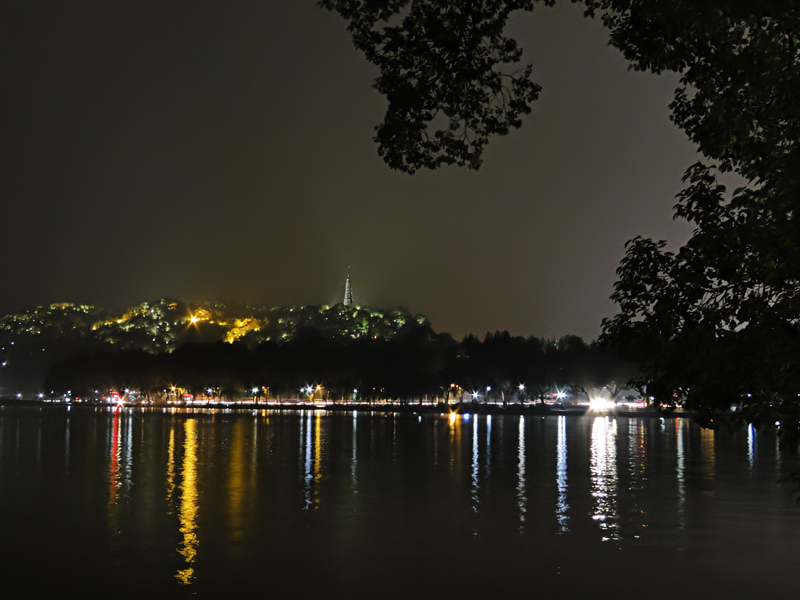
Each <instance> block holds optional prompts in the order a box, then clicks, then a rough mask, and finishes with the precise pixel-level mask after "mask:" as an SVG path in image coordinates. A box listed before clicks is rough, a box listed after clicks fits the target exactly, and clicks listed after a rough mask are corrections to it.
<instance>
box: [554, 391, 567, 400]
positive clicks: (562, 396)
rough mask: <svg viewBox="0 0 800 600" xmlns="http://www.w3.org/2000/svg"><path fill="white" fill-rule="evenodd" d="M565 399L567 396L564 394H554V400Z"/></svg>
mask: <svg viewBox="0 0 800 600" xmlns="http://www.w3.org/2000/svg"><path fill="white" fill-rule="evenodd" d="M566 397H567V394H565V393H564V392H558V393H557V394H556V398H558V399H559V400H563V399H564V398H566Z"/></svg>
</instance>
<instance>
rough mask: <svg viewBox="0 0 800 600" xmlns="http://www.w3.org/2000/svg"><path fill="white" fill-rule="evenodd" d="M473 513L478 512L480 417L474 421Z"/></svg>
mask: <svg viewBox="0 0 800 600" xmlns="http://www.w3.org/2000/svg"><path fill="white" fill-rule="evenodd" d="M472 512H474V513H477V512H478V417H477V416H476V417H475V419H474V420H473V421H472Z"/></svg>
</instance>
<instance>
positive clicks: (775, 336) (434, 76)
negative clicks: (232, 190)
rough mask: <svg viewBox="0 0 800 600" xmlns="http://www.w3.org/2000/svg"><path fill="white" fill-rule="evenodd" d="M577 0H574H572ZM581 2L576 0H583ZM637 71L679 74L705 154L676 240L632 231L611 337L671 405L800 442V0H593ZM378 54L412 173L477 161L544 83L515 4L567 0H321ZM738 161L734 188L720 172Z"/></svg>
mask: <svg viewBox="0 0 800 600" xmlns="http://www.w3.org/2000/svg"><path fill="white" fill-rule="evenodd" d="M562 1H566V0H562ZM572 1H573V2H575V1H578V0H572ZM582 3H583V4H584V6H585V9H586V10H585V13H586V16H587V17H593V18H598V19H600V20H601V21H602V22H603V24H604V25H605V26H606V28H607V29H608V31H609V43H610V44H611V45H613V46H614V47H616V48H617V49H619V50H620V51H621V52H622V54H623V56H624V57H625V58H626V59H627V60H628V61H630V66H631V68H633V69H636V70H642V71H650V72H653V73H661V72H663V71H672V72H676V73H678V74H679V75H680V80H679V82H680V83H679V85H678V87H677V89H676V90H675V94H674V98H673V100H672V102H671V104H670V109H671V118H672V120H673V122H674V123H675V124H676V125H677V126H678V127H679V128H681V129H682V130H683V131H684V132H686V134H687V135H688V137H689V139H690V140H691V141H692V142H694V143H695V144H696V145H697V147H698V149H699V151H700V152H701V154H702V155H703V159H702V160H701V161H699V162H697V163H696V164H694V165H692V166H691V167H690V168H689V169H688V170H687V171H686V173H685V175H684V184H685V185H684V188H683V190H682V191H681V192H680V193H679V195H678V198H677V200H678V202H677V204H676V206H675V217H676V218H680V219H686V220H687V221H688V222H690V223H692V224H693V225H694V231H693V234H692V236H691V239H690V240H689V241H688V242H687V243H686V244H685V245H684V246H683V247H682V248H680V250H679V251H677V252H675V253H673V252H669V251H667V250H666V249H665V242H664V241H658V240H651V239H645V238H640V237H637V238H635V239H633V240H631V241H630V242H628V244H627V250H626V254H625V257H624V259H623V261H622V263H621V265H620V267H619V269H618V271H617V273H618V277H619V280H618V281H617V283H616V284H615V289H614V294H613V296H612V298H613V300H614V301H615V302H616V303H617V304H618V306H619V309H620V312H619V313H618V314H617V315H615V316H614V317H613V318H610V319H607V320H605V321H604V324H603V328H604V333H603V340H604V341H605V342H606V343H608V344H612V345H614V346H615V347H617V348H619V349H620V350H621V351H622V352H623V353H624V354H626V355H627V356H629V357H632V358H635V359H636V360H637V361H638V362H639V363H640V365H641V370H640V374H641V376H640V378H639V383H640V384H641V385H642V386H646V388H647V391H648V394H649V395H652V396H653V397H654V398H655V401H656V403H657V404H658V405H660V406H662V407H665V408H670V407H674V406H676V405H678V404H681V405H684V406H687V407H690V408H693V409H696V410H698V411H699V415H700V420H701V422H702V423H703V424H705V425H708V426H716V425H717V424H718V423H719V422H720V420H721V419H726V418H727V419H731V417H730V414H731V413H730V412H729V411H728V409H730V408H731V407H735V408H737V409H738V411H734V412H733V413H732V414H733V417H732V420H733V421H734V422H745V421H746V422H752V423H755V424H756V425H757V426H759V427H773V426H774V425H775V423H776V422H779V423H780V435H781V440H782V442H783V443H784V445H785V446H787V447H791V448H797V446H798V444H800V402H799V400H800V368H798V367H799V366H800V321H799V320H798V319H799V318H800V249H799V244H800V224H799V223H798V218H797V215H798V211H799V210H800V188H799V187H798V176H800V147H798V141H800V101H798V100H800V2H798V0H764V1H760V2H752V1H747V0H583V1H582ZM320 4H321V5H322V6H323V7H326V8H328V9H331V10H335V11H337V12H338V13H339V14H340V15H341V16H342V17H343V18H344V19H346V21H347V24H348V30H349V31H350V33H351V34H352V38H353V43H354V45H355V46H356V48H358V49H359V50H361V51H362V52H363V53H364V55H365V56H366V58H367V60H369V61H370V62H372V63H373V64H375V65H376V66H377V67H379V68H380V75H379V77H378V78H377V80H376V82H375V87H376V89H377V90H378V91H379V92H381V93H382V94H384V95H385V96H386V98H387V101H388V106H387V111H386V116H385V117H384V120H383V122H381V123H380V124H379V125H378V126H377V127H376V135H375V140H376V141H377V143H378V152H379V154H380V155H381V156H382V157H383V158H384V160H385V161H386V162H387V164H388V165H389V166H390V167H392V168H394V169H398V170H401V171H404V172H407V173H413V172H415V171H417V170H418V169H421V168H437V167H439V166H441V165H446V164H454V165H460V166H466V167H468V168H473V169H474V168H478V167H480V164H481V156H482V152H483V149H484V148H485V146H486V144H487V143H488V141H489V138H490V137H491V136H492V135H496V134H499V135H503V134H506V133H508V131H509V130H510V129H513V128H518V127H520V126H521V125H522V117H523V116H524V115H525V114H526V113H528V112H529V111H530V110H531V104H532V103H533V102H534V101H535V100H536V99H537V97H538V95H539V92H540V86H539V85H538V84H536V83H535V82H534V81H533V80H532V69H531V67H530V65H523V64H520V60H521V59H522V48H521V47H520V46H519V44H518V43H517V42H516V40H514V39H513V38H511V37H509V36H508V35H507V34H506V33H505V26H506V24H507V22H508V20H509V17H510V16H511V15H512V13H513V12H514V11H520V10H521V11H531V10H534V7H535V6H537V5H546V6H550V5H553V4H555V0H538V1H535V0H481V1H475V2H451V1H448V0H322V1H321V2H320ZM727 172H731V173H734V174H736V175H738V176H739V177H740V178H741V179H742V180H743V181H744V185H742V186H741V187H739V188H737V189H734V190H729V189H727V188H726V186H725V185H723V184H722V183H721V182H720V179H719V174H720V173H727Z"/></svg>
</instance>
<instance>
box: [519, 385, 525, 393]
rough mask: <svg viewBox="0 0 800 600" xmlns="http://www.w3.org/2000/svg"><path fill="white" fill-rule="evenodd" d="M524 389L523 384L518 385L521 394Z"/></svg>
mask: <svg viewBox="0 0 800 600" xmlns="http://www.w3.org/2000/svg"><path fill="white" fill-rule="evenodd" d="M524 389H525V384H524V383H520V384H519V391H520V392H521V391H522V390H524Z"/></svg>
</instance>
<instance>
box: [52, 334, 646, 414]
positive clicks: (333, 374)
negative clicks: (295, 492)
mask: <svg viewBox="0 0 800 600" xmlns="http://www.w3.org/2000/svg"><path fill="white" fill-rule="evenodd" d="M633 375H634V371H633V369H632V367H631V366H630V365H629V364H627V363H625V362H623V361H621V360H620V359H619V358H618V357H617V356H616V355H615V354H614V353H613V352H611V351H609V350H607V349H604V348H601V347H599V346H598V345H596V344H586V343H585V342H584V341H583V340H582V339H580V338H578V337H575V336H567V337H563V338H560V339H558V340H542V339H538V338H536V337H529V338H527V339H526V338H523V337H514V336H511V335H510V334H509V333H508V332H497V333H493V334H487V335H486V336H485V337H484V338H483V339H482V340H481V339H479V338H478V337H475V336H468V337H467V338H465V339H464V340H463V341H461V342H457V341H455V340H454V339H453V338H452V337H451V336H450V335H449V334H447V333H437V332H435V331H433V329H431V327H430V326H429V325H428V324H427V323H424V324H420V323H417V322H411V323H408V324H407V325H405V326H404V327H403V328H401V329H400V331H399V332H398V333H397V335H394V336H393V337H391V338H388V339H386V338H368V337H358V338H347V337H341V336H340V337H333V336H330V335H325V334H324V333H323V332H321V331H320V330H319V329H316V328H312V327H308V328H304V329H302V330H299V331H298V332H297V334H296V335H295V336H294V337H293V338H292V339H291V340H288V341H285V342H276V341H269V342H263V343H261V344H259V345H258V346H255V347H248V346H247V345H245V344H242V343H234V344H228V343H224V342H216V343H207V344H199V343H187V344H184V345H182V346H180V347H178V348H177V349H176V350H174V351H173V352H163V353H156V354H152V353H147V352H145V351H143V350H123V351H101V352H95V353H84V354H81V355H77V356H74V357H71V358H68V359H66V360H64V361H61V362H58V363H56V364H55V365H53V366H52V367H51V368H50V371H49V373H48V376H47V378H46V381H45V390H46V391H47V392H49V393H52V394H54V395H61V394H64V393H67V392H70V393H71V394H72V395H75V396H85V397H92V396H95V395H97V394H98V393H100V394H102V393H105V392H106V391H108V390H124V389H126V388H128V389H135V390H137V391H138V392H139V393H141V394H145V395H149V396H151V397H153V398H156V399H158V398H163V397H164V395H168V394H169V393H170V390H172V389H173V388H177V389H180V390H184V391H185V393H189V394H206V393H207V390H208V389H209V388H210V389H212V390H213V393H214V394H215V395H219V396H222V397H227V398H237V397H242V396H252V395H254V394H253V392H252V390H253V388H257V389H258V392H257V395H265V396H269V397H273V398H287V397H299V396H302V393H301V392H300V390H301V389H302V388H306V387H307V386H312V387H314V388H315V389H316V386H321V387H320V390H321V391H320V392H319V393H320V394H323V395H324V397H325V398H327V399H331V400H351V399H352V400H359V401H371V400H377V399H381V398H382V399H392V400H400V401H406V402H413V401H415V400H421V399H423V398H425V397H427V398H429V399H433V398H442V399H447V400H455V399H457V398H460V397H462V396H463V395H465V394H469V393H477V394H479V395H478V397H477V398H476V399H477V400H478V401H494V402H503V403H507V402H517V401H520V400H536V399H539V400H544V398H546V397H550V396H552V394H554V393H556V392H561V391H563V392H566V393H571V394H587V395H591V394H592V393H594V392H599V391H600V390H604V393H605V394H606V395H608V396H612V397H614V396H616V395H618V394H619V392H620V391H621V390H622V389H623V387H624V385H625V384H626V383H627V381H628V380H629V379H630V378H631V377H632V376H633ZM487 388H488V389H487ZM355 390H357V392H355Z"/></svg>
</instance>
